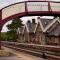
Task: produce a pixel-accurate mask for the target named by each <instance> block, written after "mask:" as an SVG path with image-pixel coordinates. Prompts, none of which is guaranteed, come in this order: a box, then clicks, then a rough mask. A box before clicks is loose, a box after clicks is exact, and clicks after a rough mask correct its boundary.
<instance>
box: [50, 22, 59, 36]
mask: <svg viewBox="0 0 60 60" xmlns="http://www.w3.org/2000/svg"><path fill="white" fill-rule="evenodd" d="M49 35H54V36H59V35H60V23H58V24H57V25H56V26H55V27H54V29H52V31H50V33H49Z"/></svg>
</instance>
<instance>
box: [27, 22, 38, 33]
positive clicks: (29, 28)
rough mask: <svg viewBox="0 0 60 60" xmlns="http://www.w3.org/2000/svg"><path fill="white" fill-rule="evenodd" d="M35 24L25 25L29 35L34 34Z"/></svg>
mask: <svg viewBox="0 0 60 60" xmlns="http://www.w3.org/2000/svg"><path fill="white" fill-rule="evenodd" d="M36 25H37V23H27V24H26V27H27V30H28V32H29V33H34V32H35V28H36Z"/></svg>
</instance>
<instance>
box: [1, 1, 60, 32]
mask: <svg viewBox="0 0 60 60" xmlns="http://www.w3.org/2000/svg"><path fill="white" fill-rule="evenodd" d="M33 15H34V16H38V15H39V16H40V15H42V16H47V15H49V16H51V15H53V16H59V15H60V2H53V1H25V2H19V3H15V4H12V5H9V6H7V7H4V8H2V9H1V10H0V31H1V29H2V26H3V25H4V24H5V23H6V22H7V21H9V20H11V19H13V18H15V17H22V16H33Z"/></svg>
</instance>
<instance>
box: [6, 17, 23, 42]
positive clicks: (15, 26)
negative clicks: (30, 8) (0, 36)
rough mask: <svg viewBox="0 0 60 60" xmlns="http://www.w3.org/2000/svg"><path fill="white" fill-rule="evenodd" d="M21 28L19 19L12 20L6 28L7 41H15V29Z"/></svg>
mask: <svg viewBox="0 0 60 60" xmlns="http://www.w3.org/2000/svg"><path fill="white" fill-rule="evenodd" d="M22 26H23V24H22V21H21V19H20V18H15V19H13V21H12V23H11V24H8V25H7V28H8V30H9V31H8V32H7V36H8V39H9V40H14V41H15V39H17V36H18V35H17V29H18V28H21V27H22Z"/></svg>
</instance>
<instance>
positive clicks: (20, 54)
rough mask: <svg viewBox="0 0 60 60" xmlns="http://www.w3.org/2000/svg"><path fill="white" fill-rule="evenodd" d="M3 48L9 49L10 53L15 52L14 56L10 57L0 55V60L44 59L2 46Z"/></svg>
mask: <svg viewBox="0 0 60 60" xmlns="http://www.w3.org/2000/svg"><path fill="white" fill-rule="evenodd" d="M3 48H4V49H5V50H7V51H10V52H11V53H13V54H15V55H16V56H12V57H0V60H45V59H43V58H40V57H36V56H32V55H29V54H26V53H24V52H19V51H16V50H13V49H10V48H6V47H3Z"/></svg>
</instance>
